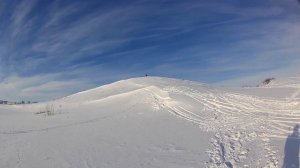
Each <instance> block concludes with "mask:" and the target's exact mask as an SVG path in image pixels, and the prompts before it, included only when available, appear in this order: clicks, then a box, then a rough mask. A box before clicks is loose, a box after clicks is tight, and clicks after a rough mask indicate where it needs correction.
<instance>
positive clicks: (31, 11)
mask: <svg viewBox="0 0 300 168" xmlns="http://www.w3.org/2000/svg"><path fill="white" fill-rule="evenodd" d="M299 27H300V2H299V1H297V0H264V1H261V0H242V1H241V0H224V1H223V0H222V1H221V0H184V1H180V0H138V1H126V0H122V1H121V0H120V1H118V0H115V1H111V0H107V1H100V0H86V1H76V0H56V1H55V0H53V1H52V0H51V1H50V0H49V1H48V0H23V1H16V0H11V1H1V2H0V99H9V100H22V99H26V100H38V101H43V100H49V99H54V98H59V97H62V96H66V95H68V94H71V93H75V92H77V91H81V90H85V89H90V88H93V87H96V86H99V85H102V84H106V83H110V82H113V81H117V80H120V79H126V78H130V77H136V76H143V75H144V74H146V73H147V74H149V75H155V76H166V77H174V78H181V79H188V80H195V81H201V82H206V83H220V84H228V83H231V84H246V83H247V82H250V81H251V80H261V79H263V78H265V77H269V76H276V77H277V76H279V77H280V76H287V75H292V74H297V73H299V70H300V69H299V68H298V66H299V64H300V55H299V53H300V47H299V45H300V29H299Z"/></svg>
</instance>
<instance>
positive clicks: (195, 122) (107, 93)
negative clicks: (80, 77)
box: [0, 77, 300, 168]
mask: <svg viewBox="0 0 300 168" xmlns="http://www.w3.org/2000/svg"><path fill="white" fill-rule="evenodd" d="M299 122H300V78H288V79H285V80H281V81H280V80H276V81H274V82H273V83H271V84H270V85H267V86H263V87H254V88H222V87H217V86H211V85H206V84H201V83H197V82H191V81H185V80H177V79H169V78H159V77H143V78H133V79H128V80H123V81H119V82H116V83H113V84H109V85H105V86H102V87H99V88H95V89H92V90H88V91H84V92H80V93H77V94H74V95H71V96H68V97H65V98H62V99H59V100H55V101H49V102H45V103H39V104H31V105H1V106H0V167H3V168H4V167H5V168H15V167H21V168H41V167H43V168H47V167H48V168H61V167H62V168H65V167H66V168H68V167H70V168H121V167H122V168H152V167H161V168H201V167H224V168H228V167H229V168H232V167H282V166H283V167H292V166H296V167H298V165H299V163H298V162H299V156H298V155H299V144H300V142H298V136H299V135H298V134H299V132H298V126H297V124H298V123H299ZM297 151H298V152H297Z"/></svg>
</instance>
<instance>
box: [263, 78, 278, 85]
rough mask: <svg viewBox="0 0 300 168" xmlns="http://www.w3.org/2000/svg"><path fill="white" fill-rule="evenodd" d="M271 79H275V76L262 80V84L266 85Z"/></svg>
mask: <svg viewBox="0 0 300 168" xmlns="http://www.w3.org/2000/svg"><path fill="white" fill-rule="evenodd" d="M273 80H275V78H267V79H265V80H264V81H263V84H264V85H268V84H269V83H271V82H272V81H273Z"/></svg>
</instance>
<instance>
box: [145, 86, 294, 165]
mask: <svg viewBox="0 0 300 168" xmlns="http://www.w3.org/2000/svg"><path fill="white" fill-rule="evenodd" d="M146 91H149V93H150V94H152V96H153V97H154V98H155V100H156V103H157V104H158V106H159V107H160V108H166V109H167V110H168V111H169V112H170V113H172V114H173V115H175V116H177V117H179V118H183V119H185V120H188V121H190V122H193V123H195V124H197V125H199V127H200V128H202V129H203V130H206V131H215V132H217V134H216V137H214V138H213V139H212V148H211V149H209V150H208V151H207V153H208V155H209V156H210V162H209V163H208V164H207V167H225V168H232V167H257V166H260V167H279V161H278V160H279V158H277V157H276V156H278V155H277V152H278V151H275V150H274V149H272V147H271V146H270V143H269V142H270V138H286V136H287V134H289V133H290V132H291V130H292V128H293V127H294V126H295V124H297V123H300V102H299V101H298V100H297V99H295V97H297V96H298V94H299V93H298V92H300V89H299V90H298V91H297V92H296V93H294V96H292V97H291V98H286V99H271V98H270V99H269V98H261V97H256V96H250V95H242V94H235V93H228V92H221V93H220V91H214V90H209V89H207V90H205V91H203V90H201V91H197V90H196V89H195V90H192V89H190V88H184V87H169V88H168V87H165V88H163V89H162V90H161V91H159V92H163V91H165V92H166V93H168V97H162V96H161V95H160V94H158V93H156V92H154V91H153V90H151V92H150V90H146ZM171 94H173V95H171ZM174 95H175V96H176V95H184V96H186V97H189V98H190V99H191V100H193V101H194V103H197V104H198V105H197V107H199V109H189V106H188V105H186V104H183V103H180V102H176V99H172V98H171V97H172V96H174ZM229 133H235V135H236V137H230V134H229ZM251 135H252V136H253V137H251ZM256 137H259V139H260V141H261V142H262V143H261V144H263V152H262V156H261V158H264V159H265V160H266V161H263V160H259V161H258V162H257V163H256V164H255V163H248V164H244V165H241V164H240V163H242V161H243V160H244V159H245V158H246V157H247V155H248V153H249V150H250V148H247V144H250V143H251V142H253V141H254V139H255V138H256ZM261 165H264V166H261Z"/></svg>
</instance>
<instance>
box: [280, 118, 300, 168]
mask: <svg viewBox="0 0 300 168" xmlns="http://www.w3.org/2000/svg"><path fill="white" fill-rule="evenodd" d="M299 128H300V125H298V124H297V125H295V127H294V130H293V133H292V134H291V135H289V136H288V137H287V139H286V142H285V147H284V161H283V166H282V168H299V147H300V138H299Z"/></svg>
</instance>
